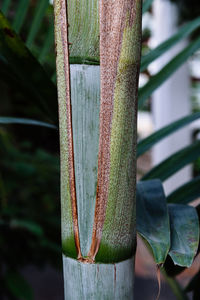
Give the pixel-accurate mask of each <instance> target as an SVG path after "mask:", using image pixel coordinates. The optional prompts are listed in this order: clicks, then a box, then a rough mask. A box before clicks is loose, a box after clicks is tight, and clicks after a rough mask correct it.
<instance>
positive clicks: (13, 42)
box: [0, 13, 57, 122]
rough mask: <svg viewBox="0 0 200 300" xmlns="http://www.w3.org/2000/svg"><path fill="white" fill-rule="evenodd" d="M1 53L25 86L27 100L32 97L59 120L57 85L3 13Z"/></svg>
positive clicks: (52, 116) (47, 112)
mask: <svg viewBox="0 0 200 300" xmlns="http://www.w3.org/2000/svg"><path fill="white" fill-rule="evenodd" d="M0 55H1V57H3V59H4V61H6V62H7V64H8V65H9V67H10V68H11V70H12V73H13V74H14V75H15V77H16V78H18V81H19V82H20V83H21V85H22V86H23V89H24V93H26V95H27V100H29V98H30V99H32V101H34V103H35V105H38V106H39V107H40V108H41V109H42V110H43V112H45V114H46V117H48V118H50V120H53V121H56V122H57V91H56V86H55V85H54V84H53V82H52V81H51V79H50V78H49V77H48V76H47V74H46V73H45V71H44V69H43V68H42V66H41V65H40V64H39V63H38V61H37V60H36V59H35V58H34V57H33V55H32V54H31V53H30V51H29V50H28V49H27V48H26V47H25V45H24V43H23V42H22V40H21V39H20V37H19V36H18V35H17V34H16V33H15V32H14V31H13V30H12V28H11V26H10V25H9V23H8V21H7V20H6V18H5V17H4V16H3V15H2V14H1V13H0Z"/></svg>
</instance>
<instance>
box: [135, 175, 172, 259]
mask: <svg viewBox="0 0 200 300" xmlns="http://www.w3.org/2000/svg"><path fill="white" fill-rule="evenodd" d="M136 207H137V214H136V215H137V231H138V233H139V234H140V235H141V236H142V237H143V238H144V239H145V241H146V242H147V243H148V244H149V246H150V247H151V249H152V252H153V256H154V259H155V261H156V263H157V264H161V263H164V261H165V258H166V256H167V253H168V251H169V248H170V226H169V216H168V211H167V204H166V198H165V195H164V191H163V187H162V183H161V181H160V180H157V179H155V180H149V181H146V182H138V183H137V206H136Z"/></svg>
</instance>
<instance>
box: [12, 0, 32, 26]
mask: <svg viewBox="0 0 200 300" xmlns="http://www.w3.org/2000/svg"><path fill="white" fill-rule="evenodd" d="M29 3H30V0H20V2H19V4H18V6H17V11H16V13H15V18H14V21H13V24H12V26H13V29H14V30H15V31H16V32H19V31H20V29H21V27H22V25H23V23H24V20H25V17H26V13H27V11H28V7H29Z"/></svg>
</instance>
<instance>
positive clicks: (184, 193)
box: [167, 176, 200, 204]
mask: <svg viewBox="0 0 200 300" xmlns="http://www.w3.org/2000/svg"><path fill="white" fill-rule="evenodd" d="M199 187H200V176H197V177H196V178H194V179H193V180H191V181H189V182H187V183H186V184H184V185H182V186H181V187H179V188H178V189H176V190H175V191H174V192H172V193H171V194H170V195H169V196H168V197H167V202H168V203H182V204H187V203H189V202H191V201H193V200H195V199H197V198H198V197H200V188H199Z"/></svg>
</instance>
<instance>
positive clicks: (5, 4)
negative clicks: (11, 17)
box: [1, 0, 11, 15]
mask: <svg viewBox="0 0 200 300" xmlns="http://www.w3.org/2000/svg"><path fill="white" fill-rule="evenodd" d="M10 4H11V0H4V1H3V4H2V7H1V11H2V12H3V13H4V15H7V13H8V10H9V7H10Z"/></svg>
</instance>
